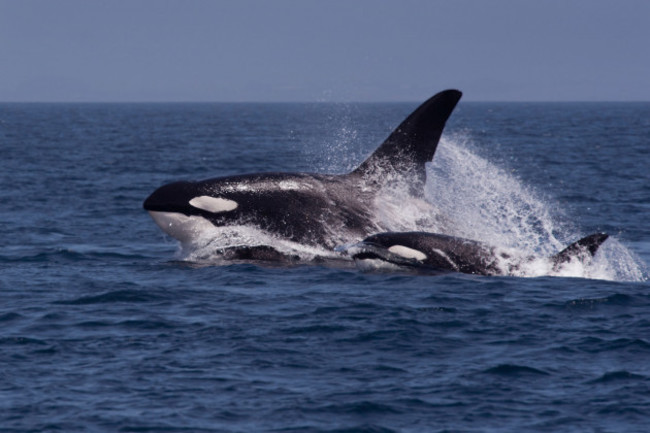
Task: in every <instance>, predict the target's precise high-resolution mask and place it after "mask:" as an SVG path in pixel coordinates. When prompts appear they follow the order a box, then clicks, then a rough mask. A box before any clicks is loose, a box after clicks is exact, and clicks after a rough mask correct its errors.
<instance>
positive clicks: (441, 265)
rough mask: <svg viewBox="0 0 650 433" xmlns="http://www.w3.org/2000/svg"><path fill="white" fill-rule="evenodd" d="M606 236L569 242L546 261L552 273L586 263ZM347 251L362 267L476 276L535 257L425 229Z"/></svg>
mask: <svg viewBox="0 0 650 433" xmlns="http://www.w3.org/2000/svg"><path fill="white" fill-rule="evenodd" d="M608 237H609V235H607V234H605V233H595V234H592V235H590V236H587V237H585V238H582V239H580V240H579V241H577V242H574V243H572V244H571V245H569V246H568V247H566V248H565V249H563V250H562V251H560V252H559V253H557V254H555V255H554V256H551V257H549V258H548V259H547V260H548V262H549V264H550V265H551V266H552V270H553V271H554V272H557V271H559V270H560V269H561V268H562V266H563V265H564V264H567V263H569V262H571V261H573V260H577V261H579V262H581V263H587V262H588V261H590V260H591V258H592V257H593V256H594V254H596V251H598V248H599V247H600V246H601V245H602V244H603V242H605V240H607V238H608ZM348 253H349V254H350V255H351V256H352V258H353V259H354V260H355V262H356V263H357V264H358V265H359V266H362V263H363V261H365V260H380V261H382V262H387V263H390V264H393V265H397V266H402V267H408V268H414V269H416V270H422V271H434V272H441V271H453V272H462V273H466V274H477V275H513V274H515V273H516V271H517V270H518V269H519V268H520V267H521V266H522V265H524V264H526V263H530V262H533V261H535V260H536V259H538V257H534V256H528V255H525V254H516V253H513V251H512V250H506V249H500V248H497V247H493V246H490V245H486V244H484V243H481V242H477V241H473V240H469V239H463V238H458V237H453V236H447V235H443V234H438V233H426V232H387V233H379V234H375V235H372V236H370V237H367V238H366V239H364V240H363V241H362V242H360V243H358V244H355V245H353V246H351V247H350V248H349V249H348Z"/></svg>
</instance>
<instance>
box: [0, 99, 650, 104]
mask: <svg viewBox="0 0 650 433" xmlns="http://www.w3.org/2000/svg"><path fill="white" fill-rule="evenodd" d="M421 101H422V100H392V101H389V100H377V101H353V100H339V101H335V100H331V101H330V100H286V101H263V100H259V101H256V100H245V101H233V100H231V101H228V100H222V101H218V100H210V101H201V100H116V101H110V100H96V101H93V100H88V101H74V100H68V101H66V100H41V101H30V100H0V104H411V103H418V102H421ZM462 102H465V103H468V102H469V103H479V104H480V103H488V104H511V103H512V104H518V103H522V104H548V103H550V104H554V103H560V104H561V103H569V104H571V103H650V99H609V100H608V99H573V100H571V99H557V100H551V99H537V100H536V99H530V100H523V99H522V100H496V99H495V100H487V99H463V100H461V103H462Z"/></svg>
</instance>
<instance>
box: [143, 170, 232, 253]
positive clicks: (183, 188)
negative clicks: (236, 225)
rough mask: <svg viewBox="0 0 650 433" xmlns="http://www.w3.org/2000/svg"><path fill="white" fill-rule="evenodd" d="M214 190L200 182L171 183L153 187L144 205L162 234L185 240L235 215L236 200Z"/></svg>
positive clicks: (189, 239)
mask: <svg viewBox="0 0 650 433" xmlns="http://www.w3.org/2000/svg"><path fill="white" fill-rule="evenodd" d="M215 190H216V189H215V188H207V187H206V185H205V184H204V183H202V182H187V181H181V182H173V183H170V184H167V185H163V186H161V187H160V188H158V189H157V190H155V191H154V192H153V193H152V194H151V195H150V196H149V197H147V199H146V200H145V201H144V204H143V207H144V209H145V210H147V211H148V212H149V214H150V215H151V217H152V218H153V220H154V221H155V222H156V224H157V225H158V226H159V227H160V228H161V229H162V230H163V231H164V232H165V233H167V234H168V235H170V236H171V237H173V238H175V239H178V240H179V241H181V242H182V243H187V242H191V241H193V240H194V239H196V238H197V236H198V235H200V233H201V232H202V231H204V230H205V229H206V228H209V227H214V226H217V227H218V226H220V225H223V224H224V223H225V222H226V221H228V220H231V219H233V218H234V217H235V212H234V211H236V210H237V208H238V207H239V203H238V202H237V201H235V200H232V199H231V198H227V197H225V196H224V195H225V194H214V192H212V191H215Z"/></svg>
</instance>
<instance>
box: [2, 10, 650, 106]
mask: <svg viewBox="0 0 650 433" xmlns="http://www.w3.org/2000/svg"><path fill="white" fill-rule="evenodd" d="M449 87H454V88H459V89H461V90H462V91H463V92H464V93H465V100H491V101H503V100H528V101H530V100H552V101H556V100H557V101H566V100H645V101H648V100H650V1H648V0H620V1H614V0H557V1H555V0H529V1H527V0H489V1H488V0H447V1H435V0H428V1H427V0H422V1H418V0H394V1H382V0H320V1H311V0H273V1H271V0H266V1H264V0H232V1H225V0H224V1H218V0H210V1H208V0H205V1H202V0H190V1H164V0H128V1H127V0H105V1H99V0H56V1H54V0H0V101H420V100H423V99H424V98H426V97H428V96H430V95H431V94H433V93H434V92H436V91H438V90H442V89H444V88H449Z"/></svg>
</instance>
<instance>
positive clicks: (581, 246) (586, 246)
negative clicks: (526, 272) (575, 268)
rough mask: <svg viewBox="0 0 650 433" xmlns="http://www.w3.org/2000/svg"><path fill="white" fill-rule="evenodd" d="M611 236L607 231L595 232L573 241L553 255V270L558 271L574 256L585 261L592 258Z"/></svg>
mask: <svg viewBox="0 0 650 433" xmlns="http://www.w3.org/2000/svg"><path fill="white" fill-rule="evenodd" d="M607 238H609V235H608V234H607V233H594V234H593V235H589V236H586V237H584V238H582V239H580V240H579V241H577V242H574V243H572V244H571V245H569V246H568V247H566V248H565V249H563V250H562V251H560V252H559V253H557V254H556V255H554V256H553V257H551V261H552V262H553V270H554V271H557V270H558V269H559V268H560V266H561V265H562V264H563V263H568V262H570V261H571V259H572V258H573V257H576V258H578V259H579V260H582V261H585V260H588V259H591V258H592V257H593V256H594V254H596V251H598V248H600V246H601V245H602V244H603V242H605V241H606V240H607Z"/></svg>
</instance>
